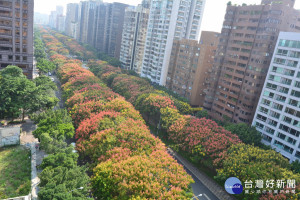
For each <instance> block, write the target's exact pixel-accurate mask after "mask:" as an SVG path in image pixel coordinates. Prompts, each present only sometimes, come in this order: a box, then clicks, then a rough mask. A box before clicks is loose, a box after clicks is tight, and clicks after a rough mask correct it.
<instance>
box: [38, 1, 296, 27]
mask: <svg viewBox="0 0 300 200" xmlns="http://www.w3.org/2000/svg"><path fill="white" fill-rule="evenodd" d="M228 1H229V0H206V5H205V9H204V15H203V20H202V25H201V31H216V32H221V27H222V24H223V20H224V15H225V11H226V5H227V2H228ZM34 2H35V8H34V11H35V12H39V13H44V14H50V12H51V11H53V10H55V9H56V6H57V5H61V6H64V12H66V5H67V4H68V3H79V2H80V0H51V1H45V0H35V1H34ZM104 2H108V3H112V2H120V3H126V4H129V5H137V4H139V3H141V0H118V1H116V0H104ZM231 2H232V4H238V5H241V4H242V3H247V4H260V2H261V0H232V1H231ZM295 8H296V9H300V1H299V0H296V3H295Z"/></svg>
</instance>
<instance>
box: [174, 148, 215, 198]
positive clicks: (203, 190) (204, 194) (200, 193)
mask: <svg viewBox="0 0 300 200" xmlns="http://www.w3.org/2000/svg"><path fill="white" fill-rule="evenodd" d="M168 153H169V154H170V155H171V156H173V157H174V158H175V159H176V161H177V162H178V163H179V164H181V165H183V167H184V169H185V171H186V172H187V173H188V174H190V175H191V176H192V178H193V179H194V181H195V183H193V184H192V185H191V186H192V189H193V193H194V197H193V199H194V200H219V198H217V197H216V196H215V195H214V194H213V193H212V192H211V191H210V190H209V189H208V188H207V187H206V186H205V185H204V184H203V183H202V182H201V180H200V178H198V177H197V175H196V174H194V173H193V172H192V170H190V169H189V166H187V165H185V164H184V163H183V162H181V158H180V157H178V156H177V155H176V154H175V153H174V152H173V151H172V150H171V149H169V148H168Z"/></svg>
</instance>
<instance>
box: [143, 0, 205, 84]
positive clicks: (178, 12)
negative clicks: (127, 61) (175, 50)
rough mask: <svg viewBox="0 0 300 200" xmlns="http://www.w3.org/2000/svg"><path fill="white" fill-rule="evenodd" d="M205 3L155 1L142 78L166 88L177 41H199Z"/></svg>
mask: <svg viewBox="0 0 300 200" xmlns="http://www.w3.org/2000/svg"><path fill="white" fill-rule="evenodd" d="M204 5H205V0H153V1H152V2H151V5H150V14H149V22H148V30H147V36H146V45H145V52H144V58H143V64H142V72H141V76H143V77H147V78H149V79H151V81H152V82H155V83H159V84H160V85H165V83H166V77H167V72H168V66H169V61H170V56H171V50H172V45H173V41H174V40H180V39H191V40H199V36H200V25H201V21H202V15H203V10H204Z"/></svg>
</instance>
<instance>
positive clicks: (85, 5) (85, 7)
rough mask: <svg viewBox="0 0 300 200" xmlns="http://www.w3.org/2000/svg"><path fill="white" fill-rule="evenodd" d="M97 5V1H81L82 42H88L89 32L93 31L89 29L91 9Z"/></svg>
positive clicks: (80, 35)
mask: <svg viewBox="0 0 300 200" xmlns="http://www.w3.org/2000/svg"><path fill="white" fill-rule="evenodd" d="M94 7H95V1H81V2H80V26H79V28H80V32H79V41H80V42H82V43H87V42H88V40H90V39H91V38H88V33H89V32H91V30H89V26H90V24H91V22H89V21H90V19H89V18H90V11H91V10H93V9H94Z"/></svg>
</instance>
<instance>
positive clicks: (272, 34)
mask: <svg viewBox="0 0 300 200" xmlns="http://www.w3.org/2000/svg"><path fill="white" fill-rule="evenodd" d="M293 6H294V1H293V0H281V1H278V0H262V2H261V5H249V6H247V5H243V6H231V5H228V6H227V10H226V15H225V20H224V23H223V28H222V33H221V36H220V42H219V47H218V49H217V54H216V58H215V63H214V67H213V72H212V74H211V80H210V82H211V85H210V87H209V90H208V91H207V94H206V97H205V102H204V108H206V109H208V110H209V111H211V112H210V114H211V116H212V117H213V118H215V119H218V120H223V119H224V118H226V119H228V120H231V121H232V122H235V123H240V122H245V123H248V124H250V123H251V122H252V119H253V116H254V113H255V109H256V106H257V102H258V98H259V96H258V94H260V93H261V90H262V87H263V84H264V81H265V77H266V75H267V72H268V68H269V65H270V61H271V58H272V55H273V51H274V47H275V44H276V41H277V37H278V34H279V32H280V31H290V32H299V31H300V20H299V19H300V11H297V10H295V9H294V8H293Z"/></svg>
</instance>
